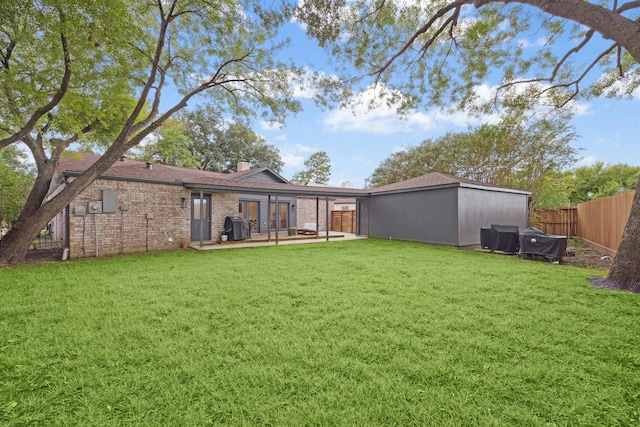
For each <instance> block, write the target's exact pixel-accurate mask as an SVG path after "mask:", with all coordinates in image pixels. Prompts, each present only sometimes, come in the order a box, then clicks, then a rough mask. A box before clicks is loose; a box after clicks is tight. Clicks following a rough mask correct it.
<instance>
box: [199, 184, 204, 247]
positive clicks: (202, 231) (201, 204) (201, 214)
mask: <svg viewBox="0 0 640 427" xmlns="http://www.w3.org/2000/svg"><path fill="white" fill-rule="evenodd" d="M203 217H204V191H202V190H200V247H203V246H204V240H203V238H202V234H203V233H204V225H203V224H202V218H203Z"/></svg>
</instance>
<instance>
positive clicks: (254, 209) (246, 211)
mask: <svg viewBox="0 0 640 427" xmlns="http://www.w3.org/2000/svg"><path fill="white" fill-rule="evenodd" d="M238 212H239V213H240V216H241V217H242V218H244V219H246V220H247V221H249V224H250V226H251V231H252V232H255V233H259V231H258V224H260V202H249V201H247V200H240V203H239V205H238Z"/></svg>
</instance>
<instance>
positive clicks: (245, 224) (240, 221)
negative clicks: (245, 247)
mask: <svg viewBox="0 0 640 427" xmlns="http://www.w3.org/2000/svg"><path fill="white" fill-rule="evenodd" d="M224 231H225V232H226V233H227V235H228V236H229V237H228V239H229V240H245V239H248V238H250V237H251V225H250V224H249V221H248V220H246V219H244V218H241V217H239V216H228V217H227V218H226V219H225V220H224Z"/></svg>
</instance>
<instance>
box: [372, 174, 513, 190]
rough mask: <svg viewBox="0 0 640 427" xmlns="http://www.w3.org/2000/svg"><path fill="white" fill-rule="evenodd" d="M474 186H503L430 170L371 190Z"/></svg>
mask: <svg viewBox="0 0 640 427" xmlns="http://www.w3.org/2000/svg"><path fill="white" fill-rule="evenodd" d="M461 184H462V185H466V186H473V187H491V188H502V189H505V190H506V188H505V187H500V186H497V185H493V184H487V183H485V182H480V181H474V180H472V179H466V178H459V177H457V176H453V175H447V174H446V173H440V172H430V173H427V174H424V175H420V176H417V177H415V178H411V179H407V180H405V181H400V182H394V183H393V184H389V185H385V186H382V187H377V188H374V189H372V190H371V193H372V194H377V193H389V192H397V191H403V190H413V189H418V188H426V187H441V186H452V185H453V186H456V185H457V186H459V185H461Z"/></svg>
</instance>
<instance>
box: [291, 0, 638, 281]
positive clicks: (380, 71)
mask: <svg viewBox="0 0 640 427" xmlns="http://www.w3.org/2000/svg"><path fill="white" fill-rule="evenodd" d="M639 12H640V2H638V1H632V0H628V1H617V0H615V1H612V2H601V1H597V2H596V1H593V2H591V1H584V0H563V1H547V0H518V1H513V0H506V1H505V0H502V1H498V0H486V1H479V0H455V1H445V0H436V1H429V2H401V1H397V2H396V1H390V0H354V1H351V2H346V3H345V2H338V1H334V0H306V1H304V2H301V3H300V6H299V7H298V10H297V12H296V16H297V19H298V20H299V21H301V22H302V23H304V24H305V25H306V28H307V32H308V34H310V35H311V36H313V37H315V38H316V39H317V40H318V42H319V44H320V45H322V46H325V47H326V48H327V49H328V50H330V51H331V53H332V55H333V56H335V57H337V58H338V60H342V59H344V60H345V62H348V66H349V67H354V68H355V72H356V73H358V76H359V78H360V79H363V78H365V77H372V78H373V79H374V81H375V82H376V83H379V84H384V85H386V86H389V88H391V89H392V90H389V91H387V93H388V96H391V97H394V98H395V101H398V100H399V99H400V100H401V102H399V103H398V104H396V105H398V108H399V109H400V110H402V109H404V108H407V107H411V106H413V105H415V104H416V103H418V102H424V103H425V104H428V105H432V104H439V105H443V104H446V105H448V106H450V107H452V108H468V107H470V106H473V105H474V104H476V103H477V101H478V95H479V90H478V88H479V87H480V85H482V84H484V83H486V81H487V80H489V79H490V78H496V77H497V78H499V80H500V83H499V86H498V95H497V96H496V97H495V98H494V100H496V101H499V100H500V99H502V97H501V96H500V95H504V94H509V93H513V92H514V91H517V90H518V89H517V88H518V87H523V86H522V85H528V86H525V87H527V88H528V89H527V90H528V91H529V93H530V95H531V99H535V98H538V99H540V98H539V97H540V96H543V97H544V100H545V102H552V103H553V104H555V105H557V106H566V105H570V104H571V102H570V101H571V100H572V99H574V98H575V97H577V96H579V95H581V94H586V95H596V96H600V95H618V96H620V95H628V94H631V93H632V92H633V91H634V90H635V89H637V88H638V86H639V84H640V72H639V68H640V63H639V61H640V37H638V17H639V15H640V13H639ZM526 36H533V37H536V38H538V39H539V40H540V41H541V42H540V43H535V44H534V45H535V46H538V47H537V48H536V49H537V52H533V53H532V52H531V51H530V49H527V48H526V47H527V45H530V43H527V40H526ZM567 46H568V47H567ZM563 49H564V50H563ZM589 52H591V53H589ZM593 52H595V53H593ZM341 73H342V74H343V75H345V77H349V78H350V80H348V81H349V82H354V76H353V72H351V70H350V69H349V68H347V66H345V68H344V69H342V70H341ZM593 75H595V78H593V77H590V76H593ZM589 79H591V80H589ZM355 80H357V78H356V79H355ZM345 81H347V80H346V79H345ZM591 82H593V84H591V85H590V83H591ZM532 83H537V84H535V85H532ZM394 89H397V90H394ZM398 91H402V93H403V94H404V97H400V96H399V95H398ZM536 95H537V97H536ZM507 99H509V97H507ZM393 101H394V99H389V100H388V102H393ZM495 105H497V102H496V104H494V106H495ZM486 106H487V105H486V104H485V105H483V107H486ZM636 188H637V191H636V197H635V198H634V202H633V206H632V209H631V215H630V217H629V220H628V222H627V226H626V228H625V231H624V233H623V237H622V242H621V244H620V247H619V248H618V252H617V255H616V257H615V260H614V263H613V266H612V267H611V269H610V271H609V275H608V277H607V279H606V280H605V281H604V284H605V285H606V286H610V287H615V288H618V289H627V290H633V291H636V292H640V181H639V182H638V183H637V185H636Z"/></svg>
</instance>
